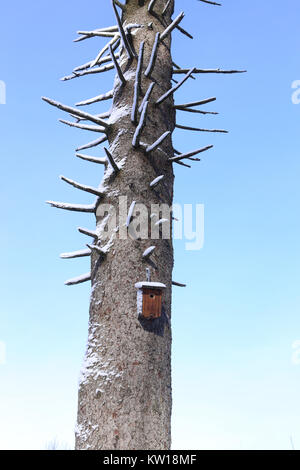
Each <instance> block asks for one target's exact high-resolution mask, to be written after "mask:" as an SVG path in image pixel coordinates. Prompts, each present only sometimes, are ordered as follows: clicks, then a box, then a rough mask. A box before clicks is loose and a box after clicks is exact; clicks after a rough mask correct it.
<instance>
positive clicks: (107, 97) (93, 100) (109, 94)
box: [76, 90, 114, 106]
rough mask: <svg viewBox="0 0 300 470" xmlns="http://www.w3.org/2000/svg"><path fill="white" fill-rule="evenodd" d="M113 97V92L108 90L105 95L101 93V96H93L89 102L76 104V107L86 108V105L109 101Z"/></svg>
mask: <svg viewBox="0 0 300 470" xmlns="http://www.w3.org/2000/svg"><path fill="white" fill-rule="evenodd" d="M113 95H114V90H110V91H108V92H107V93H103V94H102V95H98V96H95V97H94V98H90V99H89V100H85V101H80V102H79V103H76V106H86V105H88V104H93V103H98V102H99V101H105V100H110V99H111V98H112V97H113Z"/></svg>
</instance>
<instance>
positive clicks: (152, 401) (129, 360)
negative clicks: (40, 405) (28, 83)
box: [76, 0, 175, 450]
mask: <svg viewBox="0 0 300 470" xmlns="http://www.w3.org/2000/svg"><path fill="white" fill-rule="evenodd" d="M165 5H166V1H164V0H158V1H157V2H156V4H155V8H154V10H155V12H157V16H152V15H150V14H149V12H148V6H149V1H145V2H143V1H140V0H129V1H127V3H126V6H125V8H124V11H123V15H122V23H123V25H124V26H126V25H128V24H130V23H138V24H141V25H142V26H143V27H142V28H138V29H136V30H134V31H135V32H134V34H132V36H131V37H132V42H133V43H132V45H133V48H134V50H135V51H136V53H137V55H138V53H139V49H140V44H141V42H142V41H144V59H143V65H142V80H141V93H140V98H139V102H138V105H139V106H140V105H141V102H142V99H143V96H144V95H145V93H146V91H147V89H148V87H149V85H150V84H151V83H152V82H154V83H155V86H154V89H153V92H152V94H151V98H150V101H149V105H148V110H147V117H146V126H145V127H144V129H143V131H142V134H141V142H142V143H146V144H147V145H151V144H152V143H153V142H155V141H156V140H157V139H158V138H159V137H160V136H161V135H162V134H163V133H164V132H166V131H171V132H172V131H173V130H174V128H175V110H174V108H173V98H172V96H170V97H169V98H168V99H167V100H165V101H164V102H163V103H162V104H160V105H159V106H155V102H156V101H157V100H158V98H159V97H160V96H162V95H163V94H164V93H166V92H167V91H168V90H169V89H170V88H171V77H172V58H171V53H170V45H171V39H170V35H169V36H168V37H167V38H166V39H164V40H163V41H161V42H159V47H158V52H157V58H156V62H155V66H154V68H153V71H152V73H151V77H150V78H149V77H146V76H145V75H144V72H145V70H146V68H147V66H148V64H149V60H150V57H151V53H152V48H153V44H154V42H155V38H156V33H157V32H160V33H162V32H163V31H164V30H165V29H166V27H167V26H168V25H169V24H170V23H171V15H172V13H173V8H174V0H172V1H171V2H170V7H169V9H168V11H167V14H165V15H164V16H162V15H161V13H162V11H163V9H164V7H165ZM149 23H152V26H151V25H149ZM119 63H120V66H121V70H122V72H123V74H124V77H125V79H126V84H125V85H122V83H121V82H120V80H119V78H118V76H116V79H115V83H114V95H113V105H112V112H111V116H110V118H109V121H108V123H109V128H108V141H109V149H108V150H109V152H110V154H111V155H112V157H113V159H114V161H115V162H116V164H117V165H118V164H119V166H120V167H121V170H120V171H118V172H114V173H112V172H111V170H110V166H107V168H106V174H105V176H104V182H103V183H104V186H105V188H106V190H105V194H104V196H103V197H101V199H100V205H99V206H98V208H97V217H96V219H97V220H96V222H97V233H98V234H99V241H98V245H99V246H100V247H101V248H103V249H104V252H106V254H105V253H104V254H103V255H101V253H99V251H97V250H92V257H91V268H92V271H91V272H92V292H91V299H90V320H89V336H88V344H87V350H86V357H85V361H84V366H83V369H82V373H81V379H80V385H79V399H78V421H77V427H76V449H81V450H82V449H91V450H95V449H100V450H113V449H121V450H127V449H130V450H139V449H143V450H155V449H158V450H168V449H170V446H171V407H172V393H171V392H172V390H171V337H172V335H171V323H170V319H171V294H172V269H173V246H172V237H170V238H169V239H162V238H161V239H158V240H151V239H150V238H149V239H132V238H131V237H127V239H120V238H121V237H120V232H122V231H123V230H124V224H125V222H126V220H118V221H117V225H118V226H119V230H118V232H117V231H116V230H114V226H113V225H114V224H113V223H112V222H113V219H114V211H115V210H116V211H117V213H119V203H120V201H121V203H122V204H123V206H125V202H124V201H125V197H126V198H127V201H126V210H125V213H126V214H127V213H128V210H129V207H130V205H131V204H132V202H133V201H136V202H137V203H142V204H144V205H145V206H146V207H147V209H148V220H147V226H148V229H149V231H150V224H151V219H150V215H151V205H152V204H163V203H164V204H167V205H168V206H171V205H172V201H173V181H174V175H173V169H172V163H171V162H170V161H169V160H168V158H171V157H173V156H174V150H173V146H172V140H171V136H168V137H167V138H166V139H165V140H164V141H163V143H162V144H161V145H160V149H161V150H159V149H156V150H154V151H153V152H151V153H149V154H146V153H145V150H144V148H143V147H137V148H134V147H133V145H132V140H133V136H134V133H135V131H136V127H137V123H136V124H133V123H132V121H131V113H132V106H133V100H134V86H135V77H136V68H137V59H136V58H134V59H133V60H132V61H130V60H128V56H127V53H126V50H125V49H124V48H123V49H122V53H121V58H120V61H119ZM139 118H140V114H138V120H139ZM170 135H171V134H170ZM160 175H164V179H163V180H162V181H161V182H160V183H159V184H158V185H157V186H155V188H152V187H150V183H151V182H152V181H153V180H154V179H155V178H157V177H158V176H160ZM104 204H108V206H104ZM103 208H104V209H106V210H107V212H106V213H103ZM136 216H137V214H136ZM104 227H105V229H104ZM152 245H155V246H156V249H155V251H154V253H153V254H152V255H151V257H150V258H149V259H148V258H146V259H143V253H144V251H145V250H146V249H147V248H149V247H150V246H152ZM147 267H150V268H151V274H152V279H151V280H152V281H157V282H161V283H164V284H165V285H166V286H167V288H166V289H165V290H164V292H163V314H162V317H161V318H159V319H157V320H143V319H141V318H140V317H138V314H137V290H136V288H135V283H137V282H140V281H145V280H146V268H147Z"/></svg>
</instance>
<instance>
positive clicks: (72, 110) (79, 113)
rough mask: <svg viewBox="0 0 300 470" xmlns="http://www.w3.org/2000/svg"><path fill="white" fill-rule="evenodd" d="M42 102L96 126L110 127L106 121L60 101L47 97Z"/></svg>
mask: <svg viewBox="0 0 300 470" xmlns="http://www.w3.org/2000/svg"><path fill="white" fill-rule="evenodd" d="M42 100H43V101H45V102H46V103H48V104H51V106H55V107H56V108H58V109H61V110H62V111H66V112H67V113H70V114H74V115H75V116H78V117H80V118H84V119H86V120H88V121H91V122H94V123H95V124H99V125H100V126H103V127H105V128H107V127H108V124H107V122H106V121H103V119H101V118H99V117H97V116H93V115H92V114H90V113H86V112H84V111H80V110H79V109H76V108H73V107H72V106H67V105H65V104H62V103H59V102H58V101H54V100H51V99H50V98H46V97H45V96H43V97H42Z"/></svg>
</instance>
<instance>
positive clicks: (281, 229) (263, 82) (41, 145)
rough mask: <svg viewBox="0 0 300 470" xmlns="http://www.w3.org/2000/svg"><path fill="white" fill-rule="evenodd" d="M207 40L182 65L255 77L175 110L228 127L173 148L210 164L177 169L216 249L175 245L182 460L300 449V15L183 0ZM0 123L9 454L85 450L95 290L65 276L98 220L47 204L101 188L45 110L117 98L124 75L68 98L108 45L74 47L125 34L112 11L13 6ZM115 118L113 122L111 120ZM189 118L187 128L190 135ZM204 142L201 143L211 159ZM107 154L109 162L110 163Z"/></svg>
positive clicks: (232, 0) (2, 335) (0, 332)
mask: <svg viewBox="0 0 300 470" xmlns="http://www.w3.org/2000/svg"><path fill="white" fill-rule="evenodd" d="M183 9H184V11H185V13H186V17H185V19H184V21H183V23H182V25H183V27H185V28H186V29H188V30H189V31H190V32H191V33H192V34H193V35H194V36H195V40H194V41H190V40H189V39H188V38H186V37H183V36H181V35H180V33H175V35H174V43H173V50H174V59H175V62H177V63H179V64H180V65H182V66H193V65H197V66H199V67H202V68H210V67H218V66H220V67H222V68H232V67H234V68H242V69H243V68H246V69H247V70H248V73H247V74H246V75H237V76H200V77H199V78H198V80H197V82H194V81H191V80H190V81H189V82H188V84H186V85H185V86H184V87H183V88H182V89H181V90H180V91H178V93H177V96H176V99H177V100H178V102H180V101H182V100H183V99H185V101H186V100H187V99H188V100H191V101H192V100H196V99H201V98H207V97H211V96H217V102H216V103H213V104H211V105H209V106H207V109H210V110H217V111H219V112H220V115H219V116H207V117H203V116H200V115H191V116H190V115H189V116H188V117H187V116H179V118H178V122H181V123H183V122H192V123H193V125H201V126H202V125H203V127H204V124H205V126H207V127H220V128H226V129H229V130H230V133H229V134H228V135H220V136H214V135H209V134H207V135H204V134H203V135H202V134H201V135H198V134H197V135H195V134H189V135H187V134H186V133H185V132H184V131H181V130H178V131H177V132H176V136H175V138H174V141H175V143H176V147H180V150H182V151H188V150H191V149H194V148H197V147H199V146H202V144H204V145H208V144H210V143H213V144H214V145H215V148H214V150H212V151H210V153H207V154H205V155H204V156H203V158H202V162H201V163H194V164H193V169H192V170H188V169H186V168H183V167H179V166H177V167H176V168H175V170H176V192H175V194H176V197H175V201H176V202H180V203H185V204H188V203H192V204H196V203H201V204H204V205H205V245H204V248H203V250H201V251H199V252H187V251H185V249H184V242H183V241H177V242H176V243H175V248H176V256H175V261H176V267H175V272H174V279H176V280H178V281H181V282H186V283H187V284H188V287H187V288H186V289H178V288H177V289H176V288H175V289H174V296H173V330H174V346H173V387H174V413H173V447H174V448H176V449H189V448H193V449H289V448H291V442H290V436H292V438H293V442H294V445H295V447H296V448H298V449H299V448H300V408H299V394H300V365H297V364H295V363H293V361H292V354H293V349H292V344H293V342H294V341H296V340H300V315H299V305H300V291H299V281H300V276H299V261H300V256H299V240H300V223H299V195H300V188H299V172H300V163H299V127H300V105H298V106H297V105H294V104H292V101H291V95H292V89H291V84H292V82H293V81H294V80H300V67H299V49H300V48H299V46H300V37H299V14H300V11H299V10H300V6H299V2H298V0H286V1H285V2H282V1H279V0H265V1H264V2H261V1H260V0H252V1H251V2H250V1H243V2H241V1H238V0H224V1H223V8H218V7H210V6H208V5H207V6H206V5H205V4H203V3H200V2H197V1H196V0H188V1H183V0H177V6H176V12H177V13H179V11H181V10H183ZM0 23H1V27H0V41H1V44H2V48H1V66H0V80H3V81H5V83H6V86H7V104H6V105H0V124H1V127H0V129H1V150H0V152H1V173H0V178H1V184H0V191H1V206H2V207H1V217H2V230H1V234H0V241H1V247H2V249H1V267H2V269H1V273H0V275H1V281H0V286H1V323H0V341H2V342H5V344H6V349H7V357H6V364H5V365H0V381H1V386H0V398H1V400H0V448H1V449H16V448H22V449H43V448H45V446H46V443H47V442H48V441H50V440H51V439H53V438H54V437H55V436H57V438H58V439H60V440H61V441H65V442H67V443H68V445H69V446H70V447H72V445H73V441H72V440H73V429H74V424H75V419H76V406H77V381H78V376H79V370H80V367H81V362H82V359H83V354H84V350H85V342H86V336H87V321H88V303H89V286H88V285H83V286H79V287H75V288H67V287H65V286H64V285H63V282H64V280H65V279H68V278H70V277H74V276H76V275H78V274H81V273H84V272H86V271H88V261H87V260H86V259H83V260H78V261H76V260H75V261H62V260H60V259H59V257H58V255H59V253H61V252H64V251H72V250H76V249H79V248H81V247H82V246H83V244H84V243H85V238H84V237H83V236H81V235H80V234H78V233H77V231H76V227H78V226H80V225H83V226H86V227H90V228H92V227H93V223H94V221H93V219H92V217H91V216H89V215H84V214H83V215H80V214H71V213H65V212H64V211H58V210H55V209H51V208H49V207H47V206H46V205H45V203H44V201H45V200H47V199H54V200H62V201H64V200H65V201H69V202H86V203H89V202H90V201H91V199H90V198H89V197H88V196H85V195H84V194H79V192H76V191H74V190H72V188H69V187H67V185H64V183H62V182H61V181H59V179H58V175H60V174H64V175H66V176H68V177H70V178H74V179H77V180H80V181H82V182H85V183H88V184H91V185H92V184H93V185H97V184H98V183H99V181H100V179H101V174H98V173H97V172H95V167H94V166H93V165H92V164H91V165H88V164H87V163H84V162H82V161H77V160H78V159H75V158H74V149H75V147H76V146H77V145H78V144H83V143H85V142H87V141H88V139H89V136H88V135H86V134H85V133H82V132H80V131H78V130H76V129H69V128H65V127H64V126H63V125H61V124H59V123H58V122H57V119H58V118H62V117H63V115H62V113H60V112H58V111H56V110H54V109H53V108H52V109H51V108H50V107H49V106H47V105H46V104H45V103H43V102H42V101H41V99H40V97H41V96H42V95H46V96H50V97H52V98H55V99H58V100H59V101H63V102H65V103H67V104H70V105H72V104H74V103H75V102H77V101H79V100H81V99H85V98H89V97H91V96H95V95H96V94H98V93H100V92H105V91H107V90H109V89H110V85H111V80H112V76H113V75H112V73H111V72H109V73H108V74H107V75H106V76H105V77H101V80H100V79H99V77H91V78H87V77H83V78H82V79H80V80H73V81H71V82H67V83H63V82H60V81H59V80H58V79H59V78H60V77H62V76H63V75H66V74H68V73H70V72H71V71H72V69H73V68H74V66H76V65H79V64H81V63H84V62H86V61H88V60H90V59H92V58H93V57H94V56H95V55H96V53H97V51H98V50H99V48H100V47H101V45H103V44H104V43H103V40H101V39H99V40H97V39H94V40H90V41H84V42H82V43H79V44H77V45H76V44H73V43H72V39H74V38H75V37H76V34H75V33H76V31H77V30H80V29H93V28H96V27H104V26H108V25H110V24H113V14H112V11H111V8H110V2H109V1H108V0H105V1H103V0H102V1H99V0H98V1H96V0H86V1H85V2H82V1H79V0H73V1H72V4H71V2H61V1H58V0H51V1H50V0H47V1H43V2H36V1H32V0H31V1H28V2H21V1H20V0H17V1H15V2H4V3H3V4H2V6H1V19H0ZM100 109H101V110H102V109H103V110H105V109H106V106H103V107H100ZM188 118H191V120H190V121H188ZM199 144H200V145H199ZM100 154H101V152H100V153H99V155H100Z"/></svg>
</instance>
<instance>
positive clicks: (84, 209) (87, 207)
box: [46, 201, 96, 213]
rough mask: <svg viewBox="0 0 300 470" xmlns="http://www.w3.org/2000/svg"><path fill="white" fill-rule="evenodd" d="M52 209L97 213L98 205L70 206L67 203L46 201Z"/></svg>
mask: <svg viewBox="0 0 300 470" xmlns="http://www.w3.org/2000/svg"><path fill="white" fill-rule="evenodd" d="M46 203H47V204H50V206H52V207H56V208H57V209H64V210H66V211H73V212H90V213H93V212H95V209H96V204H69V203H67V202H55V201H46Z"/></svg>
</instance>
